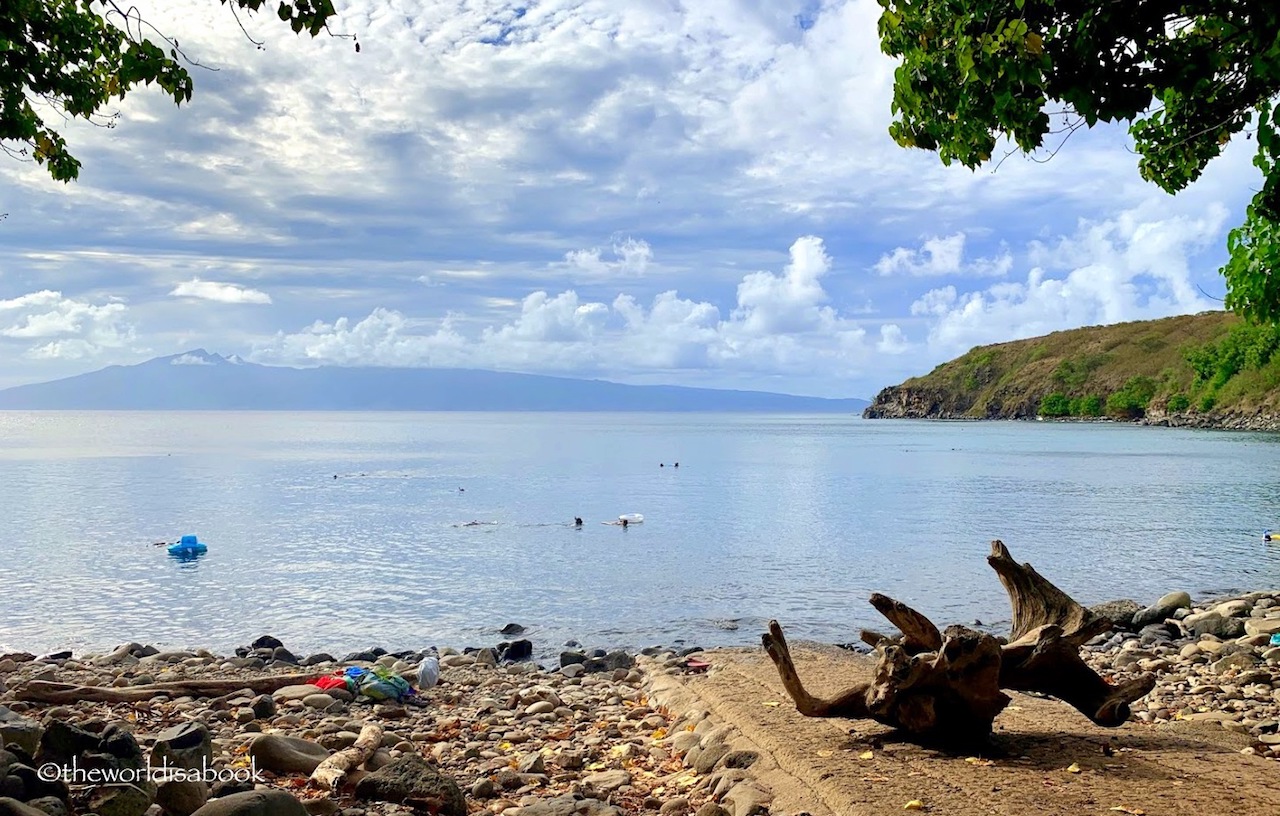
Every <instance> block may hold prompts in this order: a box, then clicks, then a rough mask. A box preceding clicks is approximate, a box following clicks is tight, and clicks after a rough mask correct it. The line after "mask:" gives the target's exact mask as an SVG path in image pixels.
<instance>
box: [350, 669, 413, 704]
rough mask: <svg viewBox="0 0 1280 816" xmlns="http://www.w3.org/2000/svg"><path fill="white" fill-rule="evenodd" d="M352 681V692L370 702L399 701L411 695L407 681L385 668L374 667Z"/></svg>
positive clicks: (410, 688)
mask: <svg viewBox="0 0 1280 816" xmlns="http://www.w3.org/2000/svg"><path fill="white" fill-rule="evenodd" d="M354 679H355V681H356V682H355V686H356V687H355V689H353V691H354V692H355V693H356V694H358V695H361V696H363V697H367V698H369V699H370V700H400V699H403V698H405V697H408V696H409V695H411V694H413V686H410V685H409V681H407V680H405V679H404V678H403V677H401V676H400V675H398V674H396V673H395V672H393V671H391V670H390V669H388V668H386V667H385V666H375V667H374V668H373V669H372V670H371V671H366V672H364V673H363V674H361V675H359V676H357V677H356V678H354Z"/></svg>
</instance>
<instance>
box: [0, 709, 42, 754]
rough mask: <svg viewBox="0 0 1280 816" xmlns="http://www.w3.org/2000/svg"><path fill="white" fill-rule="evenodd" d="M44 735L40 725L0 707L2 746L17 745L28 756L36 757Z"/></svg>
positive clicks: (0, 739) (0, 741)
mask: <svg viewBox="0 0 1280 816" xmlns="http://www.w3.org/2000/svg"><path fill="white" fill-rule="evenodd" d="M43 733H44V729H43V728H41V727H40V723H38V722H36V721H35V720H33V719H31V718H29V717H24V716H22V715H21V714H15V713H14V712H12V711H10V710H9V709H8V708H6V707H4V706H2V705H0V745H16V746H17V747H19V748H21V749H22V750H23V751H26V752H27V755H28V756H35V753H36V750H37V748H38V747H39V745H40V737H41V735H42V734H43Z"/></svg>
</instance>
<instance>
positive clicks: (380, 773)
mask: <svg viewBox="0 0 1280 816" xmlns="http://www.w3.org/2000/svg"><path fill="white" fill-rule="evenodd" d="M355 794H356V798H357V799H364V800H375V801H379V802H397V803H399V802H407V801H413V802H419V803H428V804H426V809H427V810H429V811H431V812H432V813H439V814H441V816H467V803H466V800H465V799H464V797H463V795H462V790H461V789H460V788H459V787H458V785H457V783H456V782H454V781H453V780H452V779H450V778H449V777H448V776H446V775H445V774H443V773H441V772H440V771H439V770H438V769H437V768H435V767H434V766H432V765H429V764H427V762H426V760H424V759H423V758H422V757H420V756H418V755H417V754H405V755H404V756H402V757H400V758H399V759H397V760H395V761H394V762H392V763H391V764H390V765H387V766H385V767H382V768H379V769H378V770H376V771H374V772H373V773H371V774H369V775H368V776H366V777H364V778H363V779H361V780H360V781H359V782H357V783H356V790H355Z"/></svg>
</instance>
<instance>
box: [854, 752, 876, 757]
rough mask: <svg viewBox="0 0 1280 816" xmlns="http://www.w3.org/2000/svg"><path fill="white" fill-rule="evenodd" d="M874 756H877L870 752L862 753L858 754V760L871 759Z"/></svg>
mask: <svg viewBox="0 0 1280 816" xmlns="http://www.w3.org/2000/svg"><path fill="white" fill-rule="evenodd" d="M873 756H875V754H873V753H871V752H870V751H863V752H862V753H860V754H858V759H871V758H872V757H873Z"/></svg>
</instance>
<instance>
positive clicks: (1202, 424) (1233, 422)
mask: <svg viewBox="0 0 1280 816" xmlns="http://www.w3.org/2000/svg"><path fill="white" fill-rule="evenodd" d="M863 419H867V420H897V419H911V420H923V421H926V422H1025V423H1036V422H1044V423H1060V424H1080V425H1093V424H1101V425H1133V426H1140V427H1148V428H1190V429H1194V430H1204V431H1233V432H1240V431H1245V432H1250V433H1274V432H1277V431H1280V415H1271V414H1264V415H1259V416H1227V417H1211V416H1204V415H1202V414H1174V415H1167V414H1152V415H1150V416H1146V417H1142V418H1141V419H1114V418H1112V417H1038V416H1037V417H1022V416H996V417H975V416H966V415H959V414H945V413H944V414H934V413H931V414H918V415H917V414H910V415H908V414H895V415H893V416H888V415H884V414H880V415H873V416H867V415H865V414H864V415H863Z"/></svg>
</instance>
